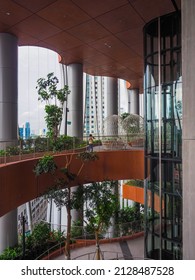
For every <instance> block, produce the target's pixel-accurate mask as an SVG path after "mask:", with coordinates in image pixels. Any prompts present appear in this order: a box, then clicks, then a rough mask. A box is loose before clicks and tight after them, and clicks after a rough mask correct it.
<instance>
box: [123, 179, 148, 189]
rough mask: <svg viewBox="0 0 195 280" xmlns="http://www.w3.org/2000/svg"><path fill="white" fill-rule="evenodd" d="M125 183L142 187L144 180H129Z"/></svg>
mask: <svg viewBox="0 0 195 280" xmlns="http://www.w3.org/2000/svg"><path fill="white" fill-rule="evenodd" d="M125 185H129V186H137V187H141V188H143V187H144V181H143V180H137V179H136V180H133V179H132V180H129V181H127V182H126V183H125Z"/></svg>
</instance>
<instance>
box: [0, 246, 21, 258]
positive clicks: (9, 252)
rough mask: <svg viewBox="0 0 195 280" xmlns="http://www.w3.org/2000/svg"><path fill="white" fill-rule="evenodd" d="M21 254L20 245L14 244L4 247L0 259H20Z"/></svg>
mask: <svg viewBox="0 0 195 280" xmlns="http://www.w3.org/2000/svg"><path fill="white" fill-rule="evenodd" d="M21 256H22V247H21V246H16V247H13V248H10V247H8V248H6V249H5V250H4V251H3V252H2V253H1V255H0V260H14V259H20V258H21Z"/></svg>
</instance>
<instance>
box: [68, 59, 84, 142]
mask: <svg viewBox="0 0 195 280" xmlns="http://www.w3.org/2000/svg"><path fill="white" fill-rule="evenodd" d="M68 86H69V89H70V91H71V93H70V94H69V96H68V109H69V112H68V118H67V119H68V122H70V124H68V128H67V131H68V135H69V136H75V137H80V138H82V137H83V66H82V64H70V65H68Z"/></svg>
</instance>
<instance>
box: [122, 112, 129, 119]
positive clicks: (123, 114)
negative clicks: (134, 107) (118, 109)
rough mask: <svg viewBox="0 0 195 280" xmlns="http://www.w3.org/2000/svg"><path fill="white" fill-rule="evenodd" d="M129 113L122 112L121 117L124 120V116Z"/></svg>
mask: <svg viewBox="0 0 195 280" xmlns="http://www.w3.org/2000/svg"><path fill="white" fill-rule="evenodd" d="M129 115H130V114H129V113H122V114H121V118H122V120H124V119H125V118H126V117H128V116H129Z"/></svg>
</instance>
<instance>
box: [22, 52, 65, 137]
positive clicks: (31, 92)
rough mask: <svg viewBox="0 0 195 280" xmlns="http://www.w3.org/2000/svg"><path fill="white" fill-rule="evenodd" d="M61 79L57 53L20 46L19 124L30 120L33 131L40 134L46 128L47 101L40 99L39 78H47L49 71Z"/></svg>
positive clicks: (60, 84)
mask: <svg viewBox="0 0 195 280" xmlns="http://www.w3.org/2000/svg"><path fill="white" fill-rule="evenodd" d="M51 72H54V74H55V75H56V76H57V77H58V79H59V80H60V82H59V87H60V88H61V87H62V86H63V85H62V82H61V72H60V63H59V62H58V55H57V53H55V52H53V51H51V50H48V49H44V48H38V47H19V50H18V125H19V127H22V126H23V125H25V123H26V122H30V127H31V132H32V133H35V134H39V133H40V131H41V130H43V129H45V128H46V124H45V120H44V115H45V113H44V106H45V103H41V102H40V101H38V93H37V89H36V86H37V80H38V79H39V78H46V77H47V74H48V73H51Z"/></svg>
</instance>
